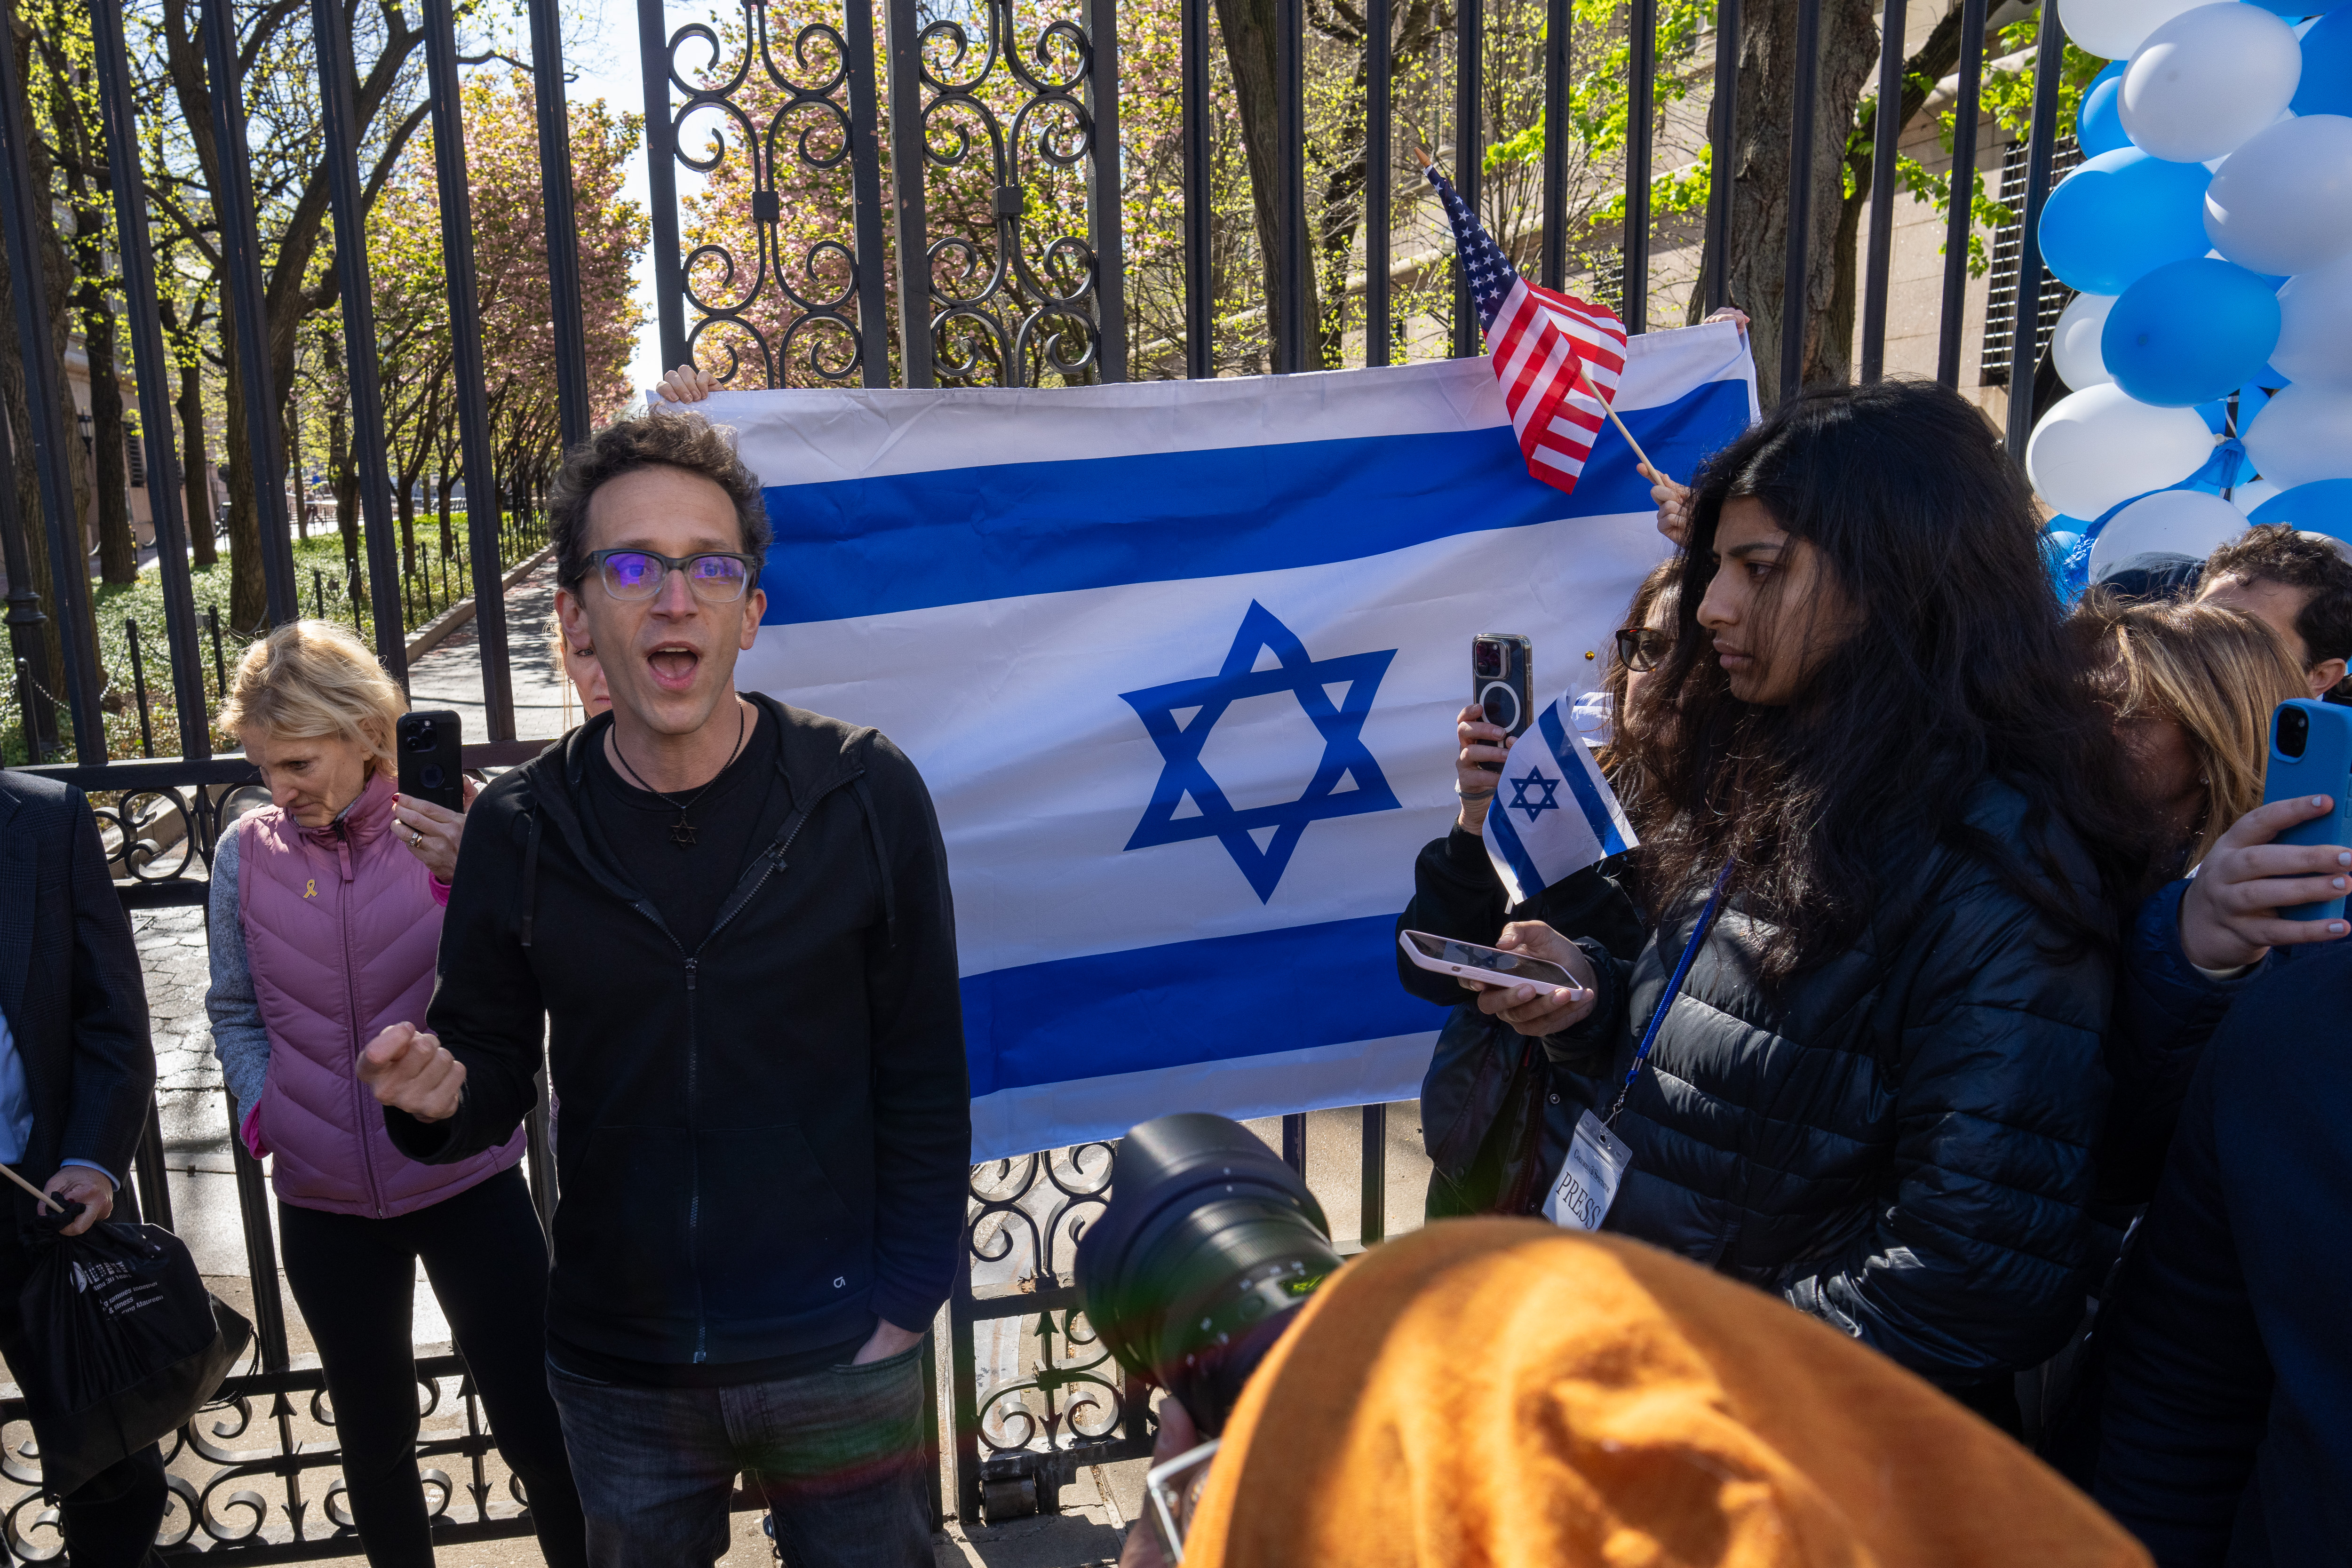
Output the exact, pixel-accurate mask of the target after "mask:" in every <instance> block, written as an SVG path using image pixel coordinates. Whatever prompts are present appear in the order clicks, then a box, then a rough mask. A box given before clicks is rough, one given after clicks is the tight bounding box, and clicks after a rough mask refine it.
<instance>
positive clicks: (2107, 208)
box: [2041, 147, 2269, 402]
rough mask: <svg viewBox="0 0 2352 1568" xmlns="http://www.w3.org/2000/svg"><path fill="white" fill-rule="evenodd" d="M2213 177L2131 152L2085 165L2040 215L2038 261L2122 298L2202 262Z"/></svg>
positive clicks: (2067, 279) (2076, 283) (2191, 166)
mask: <svg viewBox="0 0 2352 1568" xmlns="http://www.w3.org/2000/svg"><path fill="white" fill-rule="evenodd" d="M2212 178H2213V176H2212V174H2211V173H2210V171H2208V170H2207V169H2206V167H2205V165H2203V164H2202V163H2167V162H2165V161H2164V160H2163V159H2161V158H2151V157H2149V156H2148V155H2147V153H2143V152H2141V151H2140V150H2139V149H2138V148H2137V147H2119V148H2117V149H2116V151H2114V152H2112V153H2100V154H2099V155H2098V156H2097V157H2095V158H2092V159H2088V160H2086V161H2085V162H2084V163H2083V164H2082V165H2081V166H2080V167H2078V168H2076V169H2075V170H2074V173H2073V174H2069V175H2067V176H2066V178H2065V179H2064V180H2063V181H2062V182H2060V184H2059V186H2058V188H2057V189H2056V190H2054V191H2053V192H2051V193H2050V201H2049V203H2048V205H2045V206H2043V207H2042V236H2041V237H2042V261H2043V262H2044V263H2045V264H2046V265H2047V266H2048V267H2049V268H2050V270H2051V271H2052V272H2053V273H2054V274H2056V275H2057V277H2058V278H2059V279H2061V280H2062V281H2063V282H2064V283H2065V284H2066V285H2067V286H2068V287H2070V288H2074V289H2080V290H2081V291H2083V292H2084V293H2085V294H2121V293H2122V292H2123V291H2124V290H2125V289H2128V288H2130V287H2131V285H2132V284H2133V283H2134V282H2136V281H2137V279H2140V278H2141V277H2143V276H2145V275H2146V274H2147V273H2150V272H2153V271H2155V270H2156V269H2157V268H2159V267H2162V266H2164V265H2165V264H2167V263H2168V262H2173V261H2187V260H2189V259H2190V258H2195V257H2200V256H2203V255H2204V254H2205V253H2206V252H2207V251H2208V250H2210V249H2211V248H2212V241H2211V240H2210V239H2208V238H2206V237H2205V187H2206V185H2207V184H2210V183H2211V181H2212ZM2263 352H2264V353H2265V354H2267V353H2268V352H2269V351H2268V350H2264V351H2263ZM2114 368H2115V367H2114V366H2112V365H2110V366H2109V367H2108V369H2109V370H2111V371H2112V370H2113V369H2114ZM2189 401H2190V402H2196V401H2199V400H2198V399H2195V398H2191V399H2189Z"/></svg>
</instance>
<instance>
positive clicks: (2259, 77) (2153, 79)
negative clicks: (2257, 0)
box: [2116, 0, 2303, 163]
mask: <svg viewBox="0 0 2352 1568" xmlns="http://www.w3.org/2000/svg"><path fill="white" fill-rule="evenodd" d="M2302 76H2303V47H2302V46H2301V45H2300V44H2298V43H2296V42H2295V37H2294V28H2292V27H2290V26H2287V25H2286V23H2285V22H2284V21H2283V20H2281V19H2280V18H2279V17H2277V16H2273V15H2272V14H2271V13H2270V12H2268V11H2265V10H2263V8H2262V7H2261V6H2259V5H2243V4H2241V3H2240V0H2226V3H2225V4H2222V5H2200V6H2198V7H2197V9H2195V10H2194V11H2184V12H2182V13H2181V14H2180V15H2179V16H2175V17H2173V18H2172V20H2170V21H2169V22H2167V23H2165V24H2164V26H2160V27H2158V28H2157V30H2156V31H2155V32H2153V33H2150V34H2149V35H2148V36H2147V42H2146V43H2144V44H2142V45H2140V47H2138V49H2137V51H2135V52H2134V53H2133V55H2132V58H2131V68H2130V69H2129V70H2127V71H2126V72H2125V73H2124V80H2123V87H2122V88H2121V89H2120V90H2119V91H2118V93H2117V95H2116V110H2117V111H2118V113H2120V115H2121V116H2122V119H2123V124H2124V134H2125V135H2126V136H2129V137H2130V138H2131V139H2132V144H2133V145H2134V146H2137V147H2138V148H2140V149H2141V150H2143V151H2144V152H2147V153H2152V154H2153V155H2155V156H2156V157H2158V158H2162V159H2164V160H2166V161H2167V162H2168V163H2203V162H2205V161H2206V160H2207V159H2209V158H2219V157H2221V156H2222V155H2224V154H2225V153H2230V152H2232V151H2234V150H2235V149H2236V148H2237V146H2238V145H2239V144H2240V143H2241V142H2244V141H2245V140H2246V139H2247V138H2248V137H2250V136H2252V134H2253V133H2254V132H2257V131H2260V130H2261V129H2262V128H2263V126H2265V125H2268V124H2269V123H2270V122H2271V121H2274V120H2276V119H2277V118H2278V117H2279V112H2280V111H2281V110H2284V109H2285V108H2286V105H2287V100H2289V99H2291V98H2293V97H2294V89H2295V83H2296V82H2297V81H2298V80H2300V79H2301V78H2302Z"/></svg>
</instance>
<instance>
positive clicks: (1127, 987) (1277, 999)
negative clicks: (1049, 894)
mask: <svg viewBox="0 0 2352 1568" xmlns="http://www.w3.org/2000/svg"><path fill="white" fill-rule="evenodd" d="M1396 951H1397V948H1396V917H1395V916H1394V915H1373V916H1370V917H1368V918H1366V919H1361V920H1349V921H1325V922H1323V923H1321V924H1318V925H1305V926H1291V927H1289V928H1287V929H1285V930H1280V931H1254V932H1251V933H1249V934H1247V935H1244V936H1223V937H1210V938H1206V939H1204V940H1201V941H1196V942H1168V943H1165V944H1163V945H1160V946H1157V947H1144V948H1134V949H1130V950H1129V951H1127V952H1103V953H1095V954H1092V955H1090V956H1087V957H1084V958H1064V959H1055V960H1052V961H1049V962H1047V963H1030V964H1024V965H1022V966H1020V967H1018V968H1014V969H998V970H992V971H991V972H989V973H985V974H973V975H968V976H966V977H965V979H964V981H963V1026H964V1049H965V1052H966V1054H967V1056H968V1058H969V1060H970V1063H971V1092H972V1096H973V1098H974V1099H978V1098H979V1097H980V1096H982V1095H986V1094H994V1093H995V1092H997V1091H998V1090H1000V1089H1021V1088H1025V1087H1027V1086H1029V1085H1033V1084H1047V1083H1058V1082H1062V1081H1064V1080H1066V1079H1086V1078H1100V1077H1103V1076H1105V1075H1107V1074H1110V1073H1123V1072H1139V1071H1143V1070H1145V1069H1148V1068H1166V1067H1182V1066H1188V1065H1190V1064H1192V1063H1195V1062H1210V1061H1217V1060H1221V1059H1223V1058H1228V1057H1255V1056H1265V1055H1267V1054H1269V1053H1272V1052H1276V1051H1295V1050H1301V1049H1304V1048H1306V1047H1310V1046H1329V1045H1339V1044H1342V1043H1344V1042H1347V1041H1351V1040H1377V1039H1385V1038H1387V1037H1390V1036H1393V1035H1405V1034H1413V1033H1417V1032H1420V1031H1423V1030H1426V1029H1429V1028H1431V1027H1433V1016H1434V1015H1433V1013H1432V1010H1431V1008H1430V1005H1429V1004H1428V1003H1426V1002H1423V1001H1421V1000H1419V999H1418V998H1416V997H1413V996H1411V995H1408V994H1406V992H1405V990H1404V988H1403V987H1402V985H1400V984H1398V983H1397V975H1396V958H1395V953H1396ZM1168 1109H1169V1110H1182V1109H1183V1107H1181V1106H1170V1107H1168Z"/></svg>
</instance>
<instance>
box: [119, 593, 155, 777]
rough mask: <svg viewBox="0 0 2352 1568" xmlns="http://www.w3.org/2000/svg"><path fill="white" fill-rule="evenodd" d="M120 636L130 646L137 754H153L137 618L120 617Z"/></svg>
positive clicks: (145, 679) (144, 663)
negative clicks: (137, 736)
mask: <svg viewBox="0 0 2352 1568" xmlns="http://www.w3.org/2000/svg"><path fill="white" fill-rule="evenodd" d="M122 635H123V637H125V639H126V640H128V642H129V643H130V645H131V693H132V695H133V696H134V697H135V698H136V699H137V700H138V703H139V754H140V755H141V756H142V757H152V756H153V755H154V754H155V724H154V721H153V720H152V719H151V718H150V717H149V716H148V711H147V660H146V659H145V658H144V657H142V654H141V652H140V648H139V617H138V616H123V617H122Z"/></svg>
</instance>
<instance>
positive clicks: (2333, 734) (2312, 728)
mask: <svg viewBox="0 0 2352 1568" xmlns="http://www.w3.org/2000/svg"><path fill="white" fill-rule="evenodd" d="M2301 795H2326V796H2327V797H2328V798H2329V799H2330V800H2333V801H2334V802H2335V803H2336V809H2335V810H2334V811H2332V812H2330V813H2328V814H2327V815H2326V816H2318V817H2314V818H2313V819H2312V820H2311V821H2309V822H2302V823H2297V824H2296V825H2295V826H2293V827H2290V828H2288V829H2287V830H2286V831H2285V832H2284V833H2282V834H2280V835H2279V836H2278V839H2277V842H2279V843H2281V844H2300V845H2305V846H2308V847H2318V846H2320V845H2323V844H2352V708H2339V707H2336V705H2335V704H2333V703H2329V702H2313V701H2310V700H2307V699H2304V698H2295V699H2294V700H2289V701H2285V702H2282V703H2280V704H2279V705H2278V707H2277V708H2276V709H2274V710H2272V713H2271V745H2270V756H2269V758H2268V761H2267V765H2266V766H2265V767H2264V768H2263V805H2270V804H2271V803H2272V802H2273V801H2277V800H2294V799H2295V798H2296V797H2298V796H2301ZM2343 918H2344V900H2342V899H2340V898H2338V899H2323V900H2320V901H2319V902H2318V903H2315V904H2296V905H2294V907H2293V908H2291V909H2284V910H2279V919H2281V920H2285V921H2334V920H2342V919H2343Z"/></svg>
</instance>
